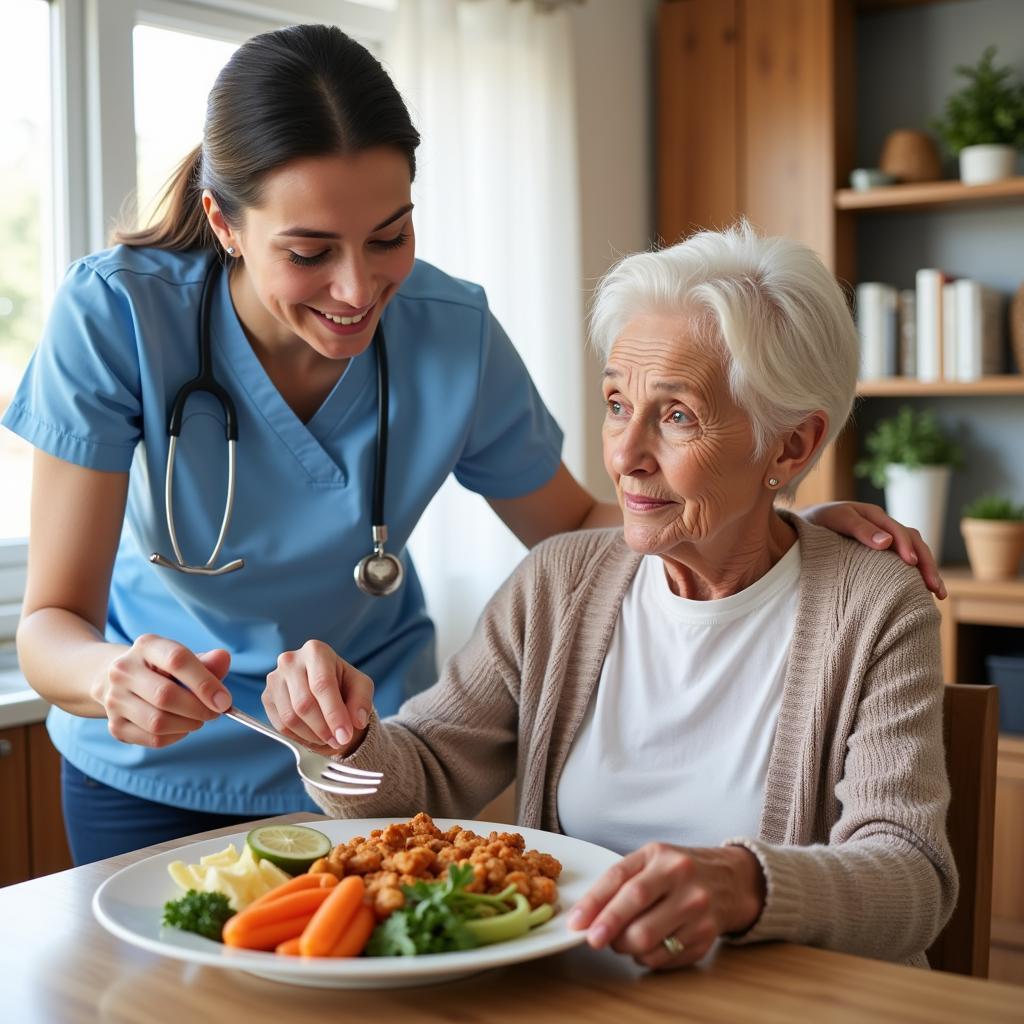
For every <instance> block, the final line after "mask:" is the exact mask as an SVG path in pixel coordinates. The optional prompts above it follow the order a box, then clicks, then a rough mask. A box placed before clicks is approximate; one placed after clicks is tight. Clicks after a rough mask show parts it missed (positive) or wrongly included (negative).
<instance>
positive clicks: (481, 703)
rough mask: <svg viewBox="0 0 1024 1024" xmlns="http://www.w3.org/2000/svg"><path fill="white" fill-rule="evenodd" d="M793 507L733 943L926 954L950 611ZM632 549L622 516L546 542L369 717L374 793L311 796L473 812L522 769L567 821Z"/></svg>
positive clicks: (938, 924)
mask: <svg viewBox="0 0 1024 1024" xmlns="http://www.w3.org/2000/svg"><path fill="white" fill-rule="evenodd" d="M787 519H788V520H789V521H790V522H792V523H793V525H794V526H795V527H796V528H797V530H798V532H799V534H800V542H801V577H800V592H799V602H798V608H797V614H796V621H795V625H794V631H793V637H792V641H791V644H790V657H789V666H788V670H787V673H786V679H785V684H784V689H783V695H782V704H781V708H780V712H779V719H778V726H777V729H776V735H775V741H774V746H773V748H772V752H771V757H770V761H769V766H768V779H767V783H766V786H765V797H764V808H763V811H762V816H761V824H760V832H759V835H758V836H757V837H750V838H741V839H733V840H727V841H729V842H739V843H742V844H743V845H744V846H746V847H747V848H748V849H750V850H751V851H753V853H754V854H755V855H756V856H757V857H758V860H759V861H760V863H761V866H762V868H763V870H764V874H765V879H766V882H767V899H766V903H765V907H764V911H763V913H762V914H761V917H760V919H759V920H758V921H757V923H756V924H755V925H754V927H753V928H752V929H750V931H748V932H747V933H745V934H744V936H743V937H742V939H741V940H740V941H744V942H757V941H762V940H766V939H781V940H787V941H791V942H800V943H806V944H809V945H815V946H823V947H826V948H830V949H837V950H842V951H846V952H850V953H856V954H860V955H863V956H870V957H876V958H880V959H887V960H898V961H905V962H909V963H914V964H918V965H922V966H923V965H925V964H926V961H925V958H924V950H925V949H927V947H928V946H929V945H930V944H931V942H932V941H933V939H934V938H935V937H936V935H937V934H938V932H939V930H940V929H941V928H942V926H943V924H944V923H945V922H946V920H947V919H948V917H949V915H950V914H951V913H952V910H953V906H954V904H955V902H956V894H957V876H956V869H955V867H954V864H953V858H952V854H951V852H950V848H949V844H948V842H947V839H946V832H945V819H946V809H947V805H948V803H949V786H948V781H947V778H946V771H945V761H944V757H943V745H942V674H941V667H940V662H939V639H938V613H937V611H936V609H935V606H934V604H933V602H932V599H931V597H930V595H929V594H928V593H927V591H926V590H925V588H924V586H923V584H922V583H921V580H920V578H919V575H918V573H917V571H916V570H915V569H911V568H909V567H907V566H906V565H904V564H903V562H901V561H900V559H899V558H898V557H897V556H896V555H894V554H891V553H887V552H877V551H872V550H869V549H868V548H866V547H863V546H862V545H860V544H857V543H855V542H853V541H851V540H848V539H846V538H844V537H840V536H838V535H836V534H833V533H831V532H829V531H828V530H824V529H821V528H819V527H815V526H811V525H809V524H807V523H805V522H804V521H803V520H802V519H800V518H798V517H788V516H787ZM639 561H640V556H639V555H637V554H635V553H634V552H632V551H631V550H630V549H629V548H628V547H627V546H626V544H625V542H624V540H623V537H622V531H621V530H591V531H583V532H577V533H572V534H565V535H563V536H559V537H554V538H552V539H551V540H548V541H545V542H544V543H543V544H541V545H539V546H538V547H537V548H535V549H534V550H533V551H532V552H531V553H530V555H529V556H528V557H527V558H526V559H525V560H524V561H523V563H522V564H521V565H520V566H519V567H518V568H517V569H516V571H515V572H514V573H513V574H512V576H511V577H510V578H509V579H508V580H507V581H506V582H505V584H504V585H503V586H502V588H501V589H500V590H499V591H498V593H497V594H496V595H495V596H494V597H493V598H492V599H491V601H490V602H489V603H488V605H487V607H486V609H485V610H484V612H483V615H482V616H481V618H480V621H479V622H478V623H477V626H476V629H475V631H474V633H473V636H472V638H471V639H470V641H469V642H468V643H467V644H466V646H465V647H463V648H462V650H461V651H459V652H458V653H457V654H456V655H454V656H453V657H452V658H451V659H449V661H448V662H447V663H446V664H445V666H444V669H443V672H442V674H441V678H440V680H439V681H438V682H437V683H436V684H435V685H434V686H433V687H431V688H430V689H429V690H427V691H426V692H424V693H422V694H419V695H418V696H416V697H414V698H412V699H411V700H409V701H407V702H406V703H405V704H404V705H403V706H402V708H401V709H400V711H399V712H398V714H397V715H395V716H394V717H393V718H390V719H387V720H386V721H384V722H381V721H379V720H378V719H377V718H376V716H372V717H371V721H370V724H369V728H368V731H367V734H366V737H365V739H364V741H363V743H362V744H361V746H360V747H359V749H358V750H357V751H355V753H353V754H352V755H351V756H350V757H349V759H348V761H349V763H351V764H354V765H361V766H364V767H372V768H380V769H384V770H385V771H386V772H387V779H386V781H385V784H384V786H383V787H382V788H381V790H380V792H379V793H378V794H377V795H376V796H374V797H369V798H367V797H359V798H357V799H348V800H346V799H344V798H334V797H330V796H329V795H327V794H323V793H321V792H319V791H318V790H314V789H309V793H310V796H311V797H313V798H314V799H316V800H317V802H318V803H319V804H320V805H321V806H322V807H323V808H324V810H325V811H326V812H327V813H329V814H332V815H334V816H336V817H371V816H372V817H376V816H405V815H411V814H414V813H415V812H417V811H419V810H427V811H429V812H430V813H431V814H434V815H437V816H439V817H455V818H458V817H471V816H472V815H474V814H475V813H477V812H478V811H479V810H480V808H482V807H483V806H484V805H485V804H486V803H487V802H488V801H489V800H491V799H492V798H493V797H495V796H496V795H497V794H498V793H500V792H501V791H502V790H503V789H504V788H505V787H506V786H507V785H508V784H509V783H511V782H512V780H513V779H516V780H518V786H517V816H518V821H519V823H520V824H521V825H524V826H527V827H531V828H543V829H547V830H549V831H555V832H560V831H561V827H560V825H559V821H558V807H557V799H556V798H557V793H558V780H559V776H560V774H561V771H562V766H563V765H564V764H565V760H566V756H567V754H568V752H569V748H570V746H571V744H572V741H573V738H574V737H575V735H576V731H577V730H578V729H579V726H580V723H581V721H582V719H583V715H584V712H585V711H586V709H587V705H588V703H589V702H590V698H591V695H592V693H593V690H594V687H595V686H596V684H597V681H598V677H599V676H600V673H601V667H602V664H603V662H604V658H605V652H606V651H607V649H608V644H609V642H610V640H611V636H612V631H613V629H614V628H615V624H616V620H617V618H618V614H619V608H620V605H621V603H622V599H623V596H624V594H625V592H626V590H627V588H628V586H629V583H630V581H631V579H632V577H633V574H634V572H635V571H636V568H637V566H638V564H639ZM783 642H784V641H783ZM639 688H640V692H641V693H642V685H640V687H639ZM685 739H686V738H685V735H683V736H680V742H685ZM722 839H723V840H726V839H727V837H725V836H723V837H722Z"/></svg>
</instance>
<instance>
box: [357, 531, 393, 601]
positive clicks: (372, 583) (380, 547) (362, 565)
mask: <svg viewBox="0 0 1024 1024" xmlns="http://www.w3.org/2000/svg"><path fill="white" fill-rule="evenodd" d="M387 539H388V528H387V527H386V526H375V527H374V528H373V554H372V555H367V556H366V557H365V558H361V559H360V560H359V562H358V563H357V565H356V568H355V574H354V575H355V580H356V584H357V585H358V587H359V589H360V590H362V591H363V592H364V593H366V594H369V595H370V596H371V597H387V596H388V595H389V594H393V593H394V592H395V591H396V590H397V589H398V588H399V587H400V586H401V585H402V580H403V579H404V578H405V569H404V568H403V567H402V563H401V562H400V561H399V560H398V558H396V557H395V556H394V555H392V554H390V553H389V552H387V551H385V550H384V541H386V540H387Z"/></svg>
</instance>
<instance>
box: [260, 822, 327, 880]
mask: <svg viewBox="0 0 1024 1024" xmlns="http://www.w3.org/2000/svg"><path fill="white" fill-rule="evenodd" d="M245 842H246V845H247V846H248V847H249V849H250V850H252V852H253V856H254V857H255V858H256V859H257V860H269V861H270V863H271V864H276V865H277V866H278V867H279V868H283V869H284V870H285V871H287V872H288V873H289V874H292V875H299V874H301V873H302V872H303V871H308V870H309V867H310V865H311V864H312V863H313V861H315V860H318V859H319V858H320V857H326V856H327V854H329V853H330V852H331V846H332V845H333V844H332V843H331V841H330V839H328V838H327V836H325V835H324V834H323V832H317V830H316V829H315V828H306V827H305V826H304V825H264V826H263V827H262V828H254V829H253V830H252V831H251V832H250V833H249V834H248V835H247V836H246V837H245Z"/></svg>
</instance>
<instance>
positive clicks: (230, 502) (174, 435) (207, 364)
mask: <svg viewBox="0 0 1024 1024" xmlns="http://www.w3.org/2000/svg"><path fill="white" fill-rule="evenodd" d="M220 269H221V263H220V260H219V259H215V260H214V261H213V263H212V265H211V266H210V269H209V271H208V272H207V274H206V279H205V281H204V282H203V291H202V296H201V298H200V302H199V373H198V374H197V375H196V376H195V377H193V378H192V379H191V380H189V381H186V382H185V384H183V385H182V387H181V389H180V390H179V391H178V393H177V395H175V397H174V403H173V404H172V406H171V417H170V424H169V426H168V428H167V432H168V435H169V437H170V445H169V447H168V450H167V478H166V481H165V483H164V505H165V507H166V508H165V511H166V515H167V532H168V534H169V535H170V538H171V547H172V548H173V549H174V561H172V560H171V559H169V558H166V557H165V556H164V555H161V554H159V553H158V552H156V551H154V552H153V554H151V555H150V556H149V560H150V561H151V562H152V563H153V564H154V565H159V566H162V567H163V568H165V569H174V570H176V571H177V572H184V573H189V574H190V575H195V576H223V575H225V574H226V573H229V572H235V571H237V570H238V569H241V568H242V567H243V566H244V565H245V560H244V559H242V558H236V559H235V560H234V561H232V562H228V563H227V564H226V565H221V566H216V567H215V566H214V563H215V562H216V561H217V556H218V555H219V554H220V549H221V548H222V547H223V545H224V538H225V537H226V536H227V532H228V527H229V526H230V525H231V513H232V511H233V509H234V505H235V468H236V466H235V446H236V445H237V443H238V416H237V414H236V412H235V403H234V402H233V401H232V400H231V395H230V394H228V392H227V391H226V390H225V389H224V388H223V387H222V386H221V385H220V383H219V382H218V381H217V378H216V377H214V375H213V355H212V351H211V347H210V310H211V308H212V306H213V295H214V291H215V287H214V285H215V283H216V280H217V277H218V272H219V271H220ZM372 344H373V350H374V354H375V358H376V361H377V453H376V460H375V463H374V472H373V522H372V527H373V530H372V536H373V553H372V554H369V555H366V557H364V558H361V559H360V560H359V563H358V564H357V565H356V567H355V572H354V575H355V581H356V583H357V584H358V586H359V589H360V590H362V591H364V592H365V593H367V594H370V595H371V596H372V597H387V595H388V594H393V593H394V592H395V591H396V590H397V589H398V588H399V587H400V586H401V585H402V580H403V579H404V577H405V570H404V568H403V567H402V563H401V561H399V559H398V558H397V557H396V556H395V555H393V554H390V553H389V552H386V551H385V550H384V544H385V542H386V541H387V539H388V528H387V526H386V525H385V523H384V485H385V479H386V471H387V459H388V357H387V346H386V344H385V341H384V329H383V327H382V326H381V325H380V324H379V323H378V324H377V330H376V331H375V332H374V335H373V342H372ZM204 391H205V392H206V393H207V394H208V395H212V396H213V397H214V398H215V399H216V400H217V401H218V402H219V403H220V405H221V408H222V409H223V411H224V431H225V434H226V436H227V442H228V487H227V497H226V499H225V502H224V517H223V518H222V519H221V524H220V533H219V534H218V535H217V541H216V543H215V544H214V546H213V551H212V552H211V553H210V557H209V558H208V559H207V560H206V563H205V564H204V565H189V564H188V563H187V562H186V561H185V558H184V555H182V553H181V546H180V545H179V544H178V533H177V531H176V530H175V528H174V457H175V453H176V451H177V447H178V438H179V437H180V436H181V428H182V423H183V421H184V416H185V406H186V404H187V403H188V400H189V398H190V397H191V396H192V395H194V394H198V393H200V392H204Z"/></svg>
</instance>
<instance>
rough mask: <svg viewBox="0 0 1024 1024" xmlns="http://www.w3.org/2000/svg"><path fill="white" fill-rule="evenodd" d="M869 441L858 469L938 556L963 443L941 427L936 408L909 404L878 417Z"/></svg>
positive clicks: (893, 513) (888, 507)
mask: <svg viewBox="0 0 1024 1024" xmlns="http://www.w3.org/2000/svg"><path fill="white" fill-rule="evenodd" d="M865 446H866V448H867V451H868V454H867V456H866V457H865V458H864V459H862V460H861V461H860V462H858V463H857V465H856V466H855V467H854V472H855V473H856V474H857V475H858V476H867V477H870V478H871V481H872V483H873V484H874V485H875V486H876V487H884V488H885V507H886V510H887V511H888V513H889V515H891V516H892V517H893V518H894V519H898V520H899V521H900V522H901V523H905V524H906V525H907V526H913V527H915V528H916V529H917V530H919V531H920V533H921V536H922V537H923V538H924V542H925V543H926V544H927V545H928V547H930V548H931V549H932V554H933V555H934V556H935V560H936V561H939V560H940V559H941V554H942V527H943V522H944V520H945V516H946V500H947V498H948V496H949V478H950V474H951V471H952V468H953V467H954V466H959V465H960V464H961V463H962V461H963V457H962V455H961V453H960V449H959V447H958V446H957V445H955V444H954V443H953V442H952V441H950V440H949V439H948V438H947V437H946V435H945V434H944V433H943V431H942V428H941V427H940V426H939V422H938V420H937V419H936V418H935V414H934V413H933V412H930V411H925V412H921V413H918V412H915V411H914V410H913V409H911V408H910V407H909V406H903V408H901V409H900V410H899V412H898V413H897V414H896V415H895V416H893V417H890V418H888V419H883V420H879V422H878V425H877V426H876V427H875V429H874V430H873V431H871V433H870V434H869V435H868V437H867V439H866V441H865Z"/></svg>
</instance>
